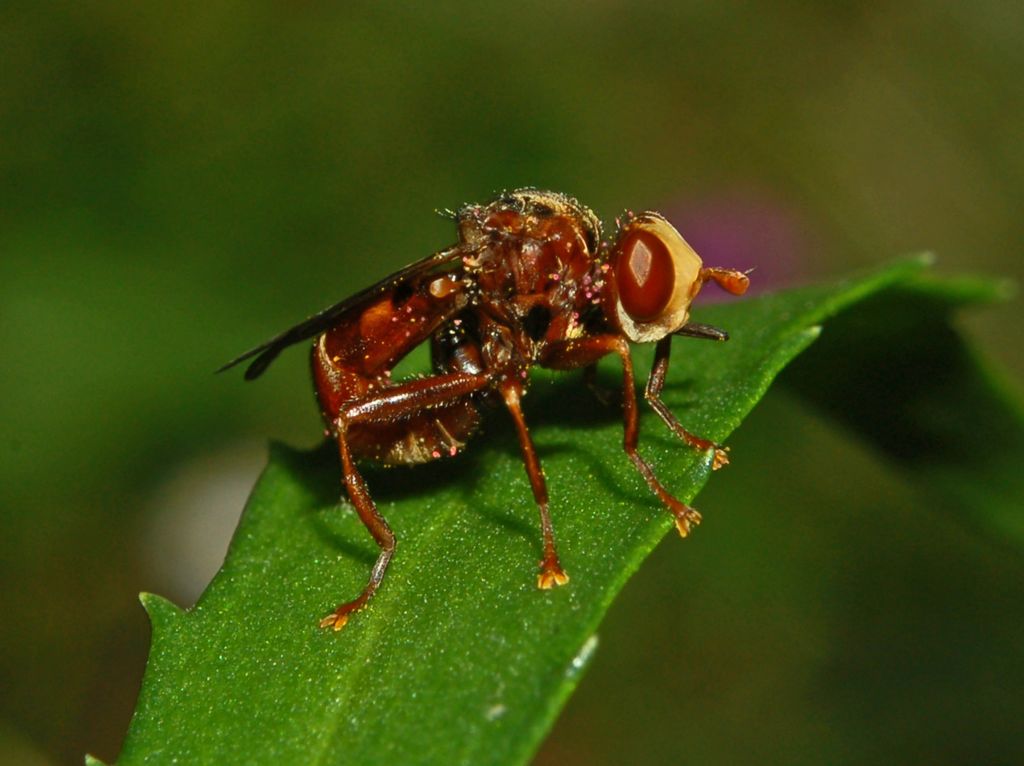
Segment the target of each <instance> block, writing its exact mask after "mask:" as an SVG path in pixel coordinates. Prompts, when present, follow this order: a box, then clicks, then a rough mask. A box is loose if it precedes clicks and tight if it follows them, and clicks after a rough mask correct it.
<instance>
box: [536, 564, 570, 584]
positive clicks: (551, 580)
mask: <svg viewBox="0 0 1024 766" xmlns="http://www.w3.org/2000/svg"><path fill="white" fill-rule="evenodd" d="M540 567H541V572H540V574H539V575H537V587H538V588H540V589H541V590H550V589H551V588H553V587H555V586H556V585H565V584H566V583H567V582H569V575H567V574H566V573H565V570H564V569H562V567H561V565H560V564H559V563H558V561H557V560H556V561H545V562H542V563H541V565H540Z"/></svg>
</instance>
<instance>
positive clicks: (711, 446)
mask: <svg viewBox="0 0 1024 766" xmlns="http://www.w3.org/2000/svg"><path fill="white" fill-rule="evenodd" d="M671 352H672V336H671V335H668V336H666V337H664V338H662V339H661V340H659V341H658V346H657V348H656V349H655V352H654V366H653V367H652V368H651V376H650V377H649V378H648V379H647V388H646V390H645V391H644V398H646V399H647V401H648V402H650V405H651V408H652V409H653V410H654V411H655V412H657V413H658V416H659V417H660V418H661V419H662V420H663V421H664V422H665V425H667V426H668V427H669V430H671V431H672V433H674V434H675V435H676V436H678V437H679V438H680V439H682V440H683V441H685V442H686V443H687V444H689V445H690V446H691V447H693V448H694V449H698V450H701V451H702V452H706V451H707V450H714V456H713V457H712V459H711V468H712V470H715V471H717V470H718V469H719V468H721V467H722V466H724V465H728V464H729V455H728V454H727V453H728V451H729V448H728V447H723V446H722V445H720V444H716V443H715V442H713V441H709V440H708V439H703V438H701V437H700V436H697V435H696V434H692V433H690V432H689V431H687V430H686V429H685V428H683V426H682V425H681V424H680V422H679V421H678V420H677V419H676V416H675V415H673V414H672V410H670V409H669V408H668V407H667V406H666V404H665V402H663V401H662V400H661V390H662V389H663V388H664V387H665V375H666V374H667V373H668V359H669V354H671Z"/></svg>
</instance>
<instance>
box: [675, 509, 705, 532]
mask: <svg viewBox="0 0 1024 766" xmlns="http://www.w3.org/2000/svg"><path fill="white" fill-rule="evenodd" d="M673 514H674V515H675V517H676V529H677V530H679V536H680V537H687V536H689V534H690V532H691V531H692V530H693V528H694V527H695V526H697V525H698V524H700V514H699V513H698V512H697V510H696V509H694V508H690V507H689V506H688V505H684V506H683V507H682V508H680V509H679V510H677V511H673Z"/></svg>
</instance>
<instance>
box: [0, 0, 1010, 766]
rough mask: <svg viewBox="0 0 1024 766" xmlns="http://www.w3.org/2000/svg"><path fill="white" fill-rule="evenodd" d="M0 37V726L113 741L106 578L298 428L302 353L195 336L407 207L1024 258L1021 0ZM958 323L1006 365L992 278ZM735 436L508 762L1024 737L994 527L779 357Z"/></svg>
mask: <svg viewBox="0 0 1024 766" xmlns="http://www.w3.org/2000/svg"><path fill="white" fill-rule="evenodd" d="M0 50H2V53H0V62H2V66H0V359H2V362H0V381H2V389H0V393H2V396H0V418H2V423H3V430H2V438H0V540H2V541H3V554H2V556H0V567H2V577H3V579H2V582H3V588H2V592H0V614H2V615H3V620H2V622H0V641H2V647H3V652H2V655H0V695H2V697H0V761H2V762H4V763H26V764H32V763H38V764H47V763H76V762H80V757H81V754H82V753H83V752H85V751H86V750H88V751H90V752H93V753H94V754H96V755H98V756H101V757H103V758H105V759H111V760H112V759H113V758H115V757H116V754H117V751H118V748H119V746H120V741H121V737H122V736H123V733H124V731H125V729H126V727H127V723H128V720H129V717H130V714H131V710H132V707H133V703H134V696H135V694H136V692H137V689H138V683H139V680H140V678H141V674H142V670H143V666H144V661H145V656H146V647H147V641H148V626H147V623H146V620H145V616H144V614H143V612H142V609H141V608H140V607H139V606H138V603H137V601H136V594H137V592H138V591H140V590H152V591H157V592H160V593H163V594H165V595H168V596H170V597H172V598H174V599H175V600H177V601H179V603H186V604H187V603H190V602H191V600H193V599H194V598H195V597H196V595H197V594H198V592H199V591H200V590H201V588H202V587H203V584H204V583H205V581H206V580H207V579H208V578H209V577H210V576H211V575H212V573H213V571H214V569H215V568H216V564H217V561H218V560H219V557H220V556H222V555H223V551H224V549H225V547H226V544H227V539H228V537H229V535H230V530H231V528H232V525H233V523H234V518H235V517H236V516H237V514H238V512H239V511H240V510H241V506H242V503H243V501H244V498H245V494H246V491H247V489H248V488H249V487H250V486H251V485H252V483H253V481H254V479H255V476H256V475H257V473H258V471H259V469H260V466H261V463H262V460H263V458H264V444H265V441H266V439H267V438H270V437H273V438H277V439H282V440H284V441H287V442H289V443H291V444H295V445H312V444H314V443H316V441H317V440H318V438H319V435H320V425H319V422H318V418H317V413H316V410H315V407H314V404H313V400H312V396H311V394H310V384H309V382H308V373H307V369H306V362H305V359H304V356H303V354H302V353H301V352H292V353H289V354H286V355H285V356H284V358H283V359H282V360H281V362H279V363H278V364H277V365H276V366H275V367H274V369H273V370H272V371H271V373H270V374H268V375H267V376H266V377H265V379H263V380H261V382H260V384H259V385H244V384H243V383H242V381H241V378H240V376H239V375H226V376H220V377H213V376H212V375H211V371H212V370H213V369H215V368H216V367H218V366H219V365H220V364H221V363H223V362H224V361H226V360H227V359H229V358H231V357H233V356H234V355H235V354H236V353H238V352H240V351H241V350H244V349H245V348H248V347H249V346H251V345H254V344H255V343H257V342H259V341H262V340H263V339H265V338H266V337H268V336H269V335H272V334H274V333H275V332H277V331H278V330H280V329H283V328H284V327H286V326H288V325H290V324H291V323H293V322H294V321H296V320H297V319H300V318H302V317H304V316H306V315H307V314H309V313H312V312H313V311H314V310H317V309H319V308H321V307H323V306H325V305H328V304H329V303H332V302H334V301H335V300H337V299H339V298H340V297H343V296H345V295H347V294H349V293H351V292H353V291H355V290H356V289H358V288H360V287H362V286H364V285H365V284H367V283H368V282H370V281H372V280H375V279H376V278H379V277H380V276H382V275H384V274H386V273H388V272H389V271H392V270H394V269H396V268H397V267H399V266H401V265H403V264H405V263H406V262H409V261H411V260H415V259H418V258H420V257H422V256H425V255H427V254H428V253H429V252H431V251H432V250H434V249H439V248H440V247H442V246H444V245H447V244H449V243H450V242H451V241H452V240H453V237H454V233H453V231H452V226H451V223H450V222H449V221H445V220H443V219H442V218H441V217H439V216H436V215H434V213H433V211H434V210H435V209H437V208H445V207H455V206H457V205H459V204H460V203H462V202H465V201H479V200H482V199H486V198H487V197H489V196H490V195H491V194H492V193H493V192H494V191H496V190H498V189H501V188H504V187H512V186H518V185H535V186H541V187H550V188H554V189H558V190H562V191H566V192H569V193H571V194H574V195H576V196H578V197H579V198H580V199H581V200H582V201H584V202H585V203H586V204H588V205H590V206H592V207H594V208H595V210H597V211H598V213H599V214H600V215H601V216H602V217H604V218H605V220H606V221H608V220H610V219H611V218H612V217H613V216H614V215H615V214H616V213H618V212H619V211H621V210H622V209H623V208H625V207H634V208H644V207H653V208H656V209H661V210H663V211H665V212H666V213H667V214H669V216H670V217H671V218H672V219H673V220H674V221H675V222H676V223H677V225H679V226H680V228H681V229H682V230H683V232H684V234H685V235H686V236H687V238H688V239H690V241H691V242H692V243H693V244H694V245H695V246H696V247H697V249H698V251H699V252H702V253H703V254H704V256H705V260H706V261H708V262H710V263H713V264H716V265H725V266H743V267H747V266H750V265H754V264H756V265H757V266H758V271H757V272H756V273H755V279H756V280H757V282H758V284H759V286H761V287H764V286H772V287H776V286H783V285H786V284H791V283H795V282H800V281H807V280H811V279H815V278H821V277H825V276H829V275H835V274H840V273H844V272H847V271H850V270H852V269H856V268H858V267H864V266H867V265H870V264H876V263H879V262H881V261H884V260H887V259H889V258H892V257H894V256H896V255H898V254H901V253H904V252H907V251H913V250H920V249H932V250H935V251H936V252H937V253H938V255H939V257H940V267H939V268H940V270H941V271H944V272H947V273H953V272H959V271H965V270H969V271H981V272H989V273H994V274H999V275H1004V276H1010V277H1014V278H1016V279H1018V280H1019V279H1020V277H1021V276H1022V274H1024V267H1022V265H1021V260H1020V244H1021V242H1022V239H1024V236H1022V235H1024V216H1022V215H1021V210H1020V201H1021V199H1022V193H1024V142H1022V141H1021V136H1022V135H1024V99H1022V95H1024V94H1022V85H1021V83H1022V80H1021V75H1020V73H1021V71H1024V13H1022V11H1021V9H1020V7H1019V6H1017V5H1016V4H1013V3H1007V2H999V1H998V0H996V1H992V0H982V1H981V2H977V3H973V4H970V5H967V4H962V5H961V4H940V5H938V6H937V5H936V4H934V3H925V2H902V3H885V2H881V3H878V2H876V3H856V2H846V3H831V4H822V5H821V6H812V5H810V4H806V3H785V2H783V3H774V4H768V3H758V2H747V3H742V2H741V3H707V2H690V3H678V4H672V5H666V4H658V3H654V4H650V3H643V2H630V3H624V2H609V1H602V0H598V1H596V2H569V3H562V4H556V3H542V2H533V1H530V0H524V1H522V2H518V3H493V2H476V3H465V4H456V3H440V4H423V7H410V6H409V5H402V6H389V5H388V4H384V3H370V2H358V3H344V4H340V3H339V4H320V3H312V2H293V3H284V2H278V3H237V2H226V1H224V0H214V1H213V2H210V1H207V2H203V3H189V2H186V3H167V2H152V3H146V4H140V5H136V4H127V3H125V4H117V3H112V2H90V1H89V0H86V2H78V3H61V2H31V3H27V2H17V1H15V2H8V3H5V4H4V6H3V8H2V9H0ZM964 327H965V329H966V331H967V332H969V333H970V334H971V335H972V336H973V337H974V338H975V339H976V340H977V342H978V344H979V345H980V346H981V347H982V348H983V350H984V351H985V353H986V354H987V355H989V356H990V357H994V358H995V359H996V360H997V361H998V362H1000V363H1001V364H1002V365H1003V366H1004V367H1007V368H1009V370H1010V373H1011V375H1012V376H1013V377H1014V378H1016V379H1018V380H1019V379H1020V377H1021V376H1022V374H1024V360H1022V358H1021V355H1020V353H1019V338H1020V337H1021V335H1022V333H1024V319H1022V316H1021V312H1020V311H1019V308H1018V307H1016V306H1014V305H1013V304H1008V305H1005V306H1002V307H996V308H994V309H992V310H989V311H987V312H981V313H979V314H977V315H973V316H971V317H969V318H965V320H964ZM682 358H683V356H682V355H680V359H682ZM484 438H486V437H484ZM732 447H733V465H732V466H730V467H729V469H728V470H726V471H724V472H723V473H721V474H716V476H715V477H714V479H713V481H712V482H711V484H710V486H709V487H708V489H707V490H706V491H705V492H704V493H703V494H702V496H701V498H700V507H701V508H702V509H703V510H704V511H705V517H706V519H707V523H706V524H705V526H704V527H702V529H701V531H700V534H698V535H696V536H695V537H693V538H692V539H691V540H689V541H687V542H686V543H685V544H681V543H680V542H679V541H678V540H668V541H666V543H665V544H664V545H663V546H662V547H661V548H659V550H658V552H657V553H656V554H655V556H654V557H653V558H652V560H651V561H650V562H649V563H648V565H647V566H646V567H645V568H644V569H643V570H642V571H641V573H640V574H639V575H638V576H637V577H636V578H634V580H633V581H632V582H631V583H630V585H629V586H628V587H627V589H626V591H625V593H624V595H623V597H622V598H621V599H620V601H619V602H618V603H617V605H616V606H615V607H614V608H613V610H612V612H611V615H610V618H609V620H608V622H607V624H606V626H605V628H604V630H603V631H602V642H601V646H600V648H599V651H598V655H597V658H596V661H595V664H594V667H593V668H592V670H591V671H590V673H589V675H588V676H587V677H586V678H585V680H584V681H583V683H582V685H581V688H580V690H579V693H578V694H577V695H576V696H575V697H574V698H573V699H572V700H571V701H570V703H569V706H568V708H567V710H566V714H565V715H564V717H563V718H562V720H561V721H560V722H559V723H558V725H557V726H556V729H555V731H554V733H553V735H552V736H551V737H550V739H549V740H548V741H547V742H546V744H545V745H544V747H543V749H542V750H541V753H540V754H539V755H538V757H537V763H538V764H556V763H557V764H619V763H668V762H691V763H754V762H756V763H780V764H793V763H825V762H827V763H879V762H900V763H929V764H935V763H965V762H976V763H981V762H985V763H1011V762H1018V763H1019V762H1024V735H1021V733H1020V720H1021V719H1022V717H1024V693H1022V691H1024V653H1022V652H1021V646H1022V644H1024V624H1022V621H1021V619H1020V615H1021V609H1020V605H1021V603H1024V601H1022V599H1024V578H1022V574H1024V567H1022V565H1021V560H1020V558H1019V556H1015V555H1013V554H1011V553H1009V552H1007V551H1006V550H1003V549H1000V548H997V547H996V546H994V545H992V544H991V543H988V542H986V541H984V540H980V539H978V538H976V537H974V536H972V535H971V534H968V533H966V532H965V531H964V530H963V529H961V528H960V527H958V526H957V525H956V524H955V523H954V522H952V521H948V520H945V519H942V518H939V517H937V516H936V515H935V514H934V513H932V512H931V510H930V509H929V508H927V507H925V506H924V504H923V503H922V501H921V499H920V497H919V496H918V495H916V494H914V492H912V491H911V490H910V489H909V488H908V487H907V486H905V484H904V483H903V482H901V480H900V477H899V476H898V475H897V474H895V473H894V472H892V471H891V470H890V469H889V468H888V467H887V466H886V465H885V464H883V463H881V462H880V461H878V460H877V459H876V458H874V457H873V456H872V455H871V453H869V452H867V451H866V450H865V449H863V448H862V447H861V446H859V445H858V444H855V443H852V442H851V441H850V440H848V439H847V438H845V436H844V435H843V434H841V433H839V432H837V431H836V430H835V429H833V428H832V427H831V426H830V425H829V424H828V423H826V422H823V421H821V420H820V419H818V418H816V417H815V415H814V413H810V412H807V411H806V410H805V409H803V408H802V407H801V405H800V403H799V402H798V401H797V400H796V399H794V398H792V397H791V396H789V395H787V394H786V392H785V391H784V390H780V391H778V392H773V393H772V394H770V395H769V397H768V399H767V400H766V401H765V403H764V404H763V406H762V407H761V408H760V409H759V410H758V411H757V412H755V414H754V416H753V417H752V418H751V419H750V421H749V422H748V423H746V424H745V425H744V427H743V428H742V429H741V431H740V432H739V433H737V434H736V435H735V436H734V438H733V440H732ZM419 470H429V468H425V469H419Z"/></svg>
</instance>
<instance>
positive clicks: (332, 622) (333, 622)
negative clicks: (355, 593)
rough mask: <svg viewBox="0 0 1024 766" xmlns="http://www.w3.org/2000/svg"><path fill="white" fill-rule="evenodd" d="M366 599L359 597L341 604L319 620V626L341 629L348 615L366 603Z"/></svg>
mask: <svg viewBox="0 0 1024 766" xmlns="http://www.w3.org/2000/svg"><path fill="white" fill-rule="evenodd" d="M366 601H367V599H365V598H363V597H360V598H357V599H356V600H355V601H349V602H348V603H347V604H342V605H341V606H339V607H338V608H337V609H335V610H334V611H333V612H331V613H330V614H329V615H327V616H326V617H324V618H323V619H322V620H320V627H321V628H334V629H335V630H341V629H342V628H344V627H345V625H346V624H347V623H348V618H349V615H351V614H352V613H353V612H355V611H357V610H359V609H362V608H363V606H364V605H365V604H366Z"/></svg>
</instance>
